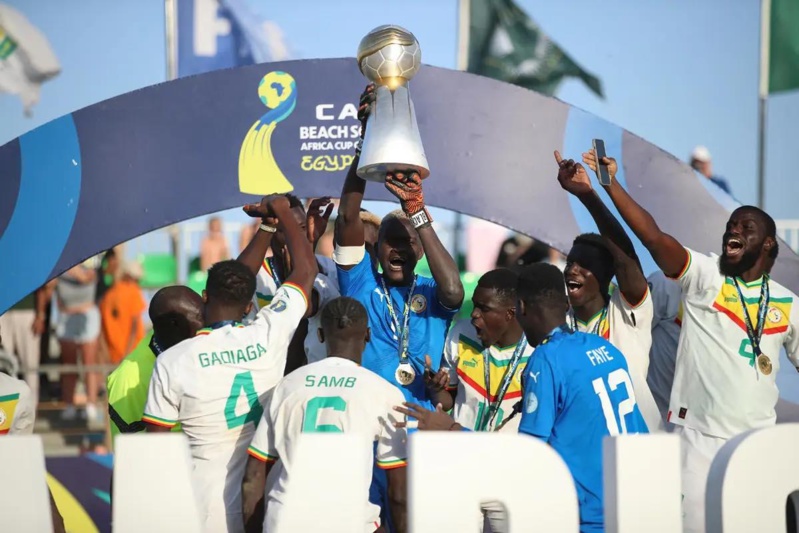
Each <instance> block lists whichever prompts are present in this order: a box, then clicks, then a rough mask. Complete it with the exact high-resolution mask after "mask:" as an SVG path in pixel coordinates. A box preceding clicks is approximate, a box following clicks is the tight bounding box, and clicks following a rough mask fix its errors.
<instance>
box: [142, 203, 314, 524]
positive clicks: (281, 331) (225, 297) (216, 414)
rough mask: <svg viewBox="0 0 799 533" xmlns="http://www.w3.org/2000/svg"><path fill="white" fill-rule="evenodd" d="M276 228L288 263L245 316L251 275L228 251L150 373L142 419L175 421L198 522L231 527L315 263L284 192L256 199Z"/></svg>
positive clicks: (154, 426)
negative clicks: (191, 329) (177, 338)
mask: <svg viewBox="0 0 799 533" xmlns="http://www.w3.org/2000/svg"><path fill="white" fill-rule="evenodd" d="M266 204H267V206H268V208H269V213H270V214H271V216H273V217H276V218H277V219H278V221H279V222H278V226H279V227H280V229H281V230H282V231H283V232H284V233H285V235H286V240H287V243H288V249H289V252H290V253H291V257H292V258H293V259H294V268H293V269H292V271H291V275H289V277H288V279H287V280H286V281H285V282H284V283H283V284H282V285H281V286H280V288H279V289H278V290H277V292H276V293H275V297H274V298H273V300H272V303H271V304H270V305H269V306H267V307H264V308H263V309H261V310H260V311H259V312H258V316H257V318H256V319H255V321H254V322H253V323H252V324H251V325H249V326H246V327H245V326H244V325H242V324H241V323H240V321H241V320H242V319H243V318H244V316H245V315H247V313H248V312H249V311H250V308H251V306H252V297H253V294H254V292H255V276H254V275H253V274H252V272H250V270H248V269H247V267H246V266H244V265H243V264H241V263H239V262H238V261H223V262H221V263H217V264H216V265H214V266H213V267H212V268H211V270H209V271H208V282H207V284H206V287H205V291H203V300H204V302H205V314H204V321H205V325H206V327H205V328H204V329H201V330H200V331H198V332H197V336H196V337H194V338H192V339H189V340H187V341H184V342H182V343H180V344H179V345H177V346H175V347H173V348H171V349H169V350H167V351H165V352H164V353H162V354H161V355H160V356H159V357H158V359H157V361H156V364H155V370H154V372H153V375H152V378H151V380H150V390H149V394H148V397H147V405H146V406H145V409H144V412H145V414H144V416H143V417H142V420H143V421H144V422H146V423H147V424H148V430H149V431H169V430H170V429H171V428H172V427H173V426H174V425H175V424H177V423H178V422H180V424H181V425H182V426H183V432H184V433H185V434H186V435H187V436H188V438H189V445H190V446H191V454H192V458H193V459H194V469H193V471H192V474H193V486H194V490H195V496H196V497H197V502H198V509H199V510H200V512H201V513H202V518H201V523H202V524H203V529H204V530H205V531H209V532H211V531H213V532H217V531H241V530H242V524H243V521H242V517H241V491H240V489H241V479H242V477H243V475H244V467H245V464H246V457H247V454H246V450H247V445H248V443H249V442H250V440H251V438H252V435H253V433H254V432H255V426H256V424H257V423H258V421H259V420H260V419H261V414H262V404H261V402H262V401H263V400H264V398H265V395H266V394H267V393H268V392H269V391H270V390H271V389H272V388H273V387H274V386H275V384H277V382H278V381H279V380H280V378H281V377H282V376H283V369H284V368H285V365H286V354H287V350H288V345H289V342H290V341H291V338H292V336H293V335H294V331H295V329H296V328H297V324H299V322H300V320H301V319H302V317H303V316H304V315H305V313H306V311H307V310H308V295H309V294H310V292H311V287H312V285H313V280H314V278H315V277H316V273H317V267H316V261H314V256H313V250H312V249H311V245H310V243H309V242H308V239H307V237H306V235H305V234H304V233H303V232H302V230H301V229H300V226H299V225H298V224H297V221H296V220H294V218H293V217H292V216H291V209H290V207H289V200H288V199H287V198H286V197H285V196H273V197H271V198H269V199H268V200H267V202H266Z"/></svg>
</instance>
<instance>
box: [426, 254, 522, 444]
mask: <svg viewBox="0 0 799 533" xmlns="http://www.w3.org/2000/svg"><path fill="white" fill-rule="evenodd" d="M517 281H518V280H517V276H516V274H515V273H514V272H513V271H511V270H508V269H505V268H498V269H496V270H492V271H490V272H487V273H486V274H484V275H483V276H482V277H481V278H480V280H479V281H478V282H477V288H476V289H475V290H474V295H473V296H472V303H473V304H474V310H473V311H472V319H471V323H469V322H466V321H462V322H458V323H457V324H456V325H455V326H453V328H452V329H451V330H450V332H449V336H448V337H447V342H446V344H445V346H444V356H443V358H442V360H441V366H442V367H443V368H447V369H448V370H449V386H448V389H449V390H450V391H452V392H454V393H455V402H454V404H455V407H454V410H453V412H452V415H453V418H454V419H455V420H456V421H457V422H458V423H460V424H461V425H462V426H464V427H467V428H469V429H473V430H475V431H496V430H498V428H499V426H500V425H502V423H503V422H504V421H506V420H508V419H509V418H510V415H511V413H512V412H513V406H514V405H515V404H516V403H517V402H518V401H519V399H520V398H521V396H522V385H521V375H522V372H523V370H524V367H525V365H526V364H527V359H529V357H530V355H531V354H532V353H533V347H532V346H530V345H529V344H528V343H527V339H526V338H525V336H524V332H523V331H522V328H521V326H520V325H519V322H518V321H517V320H516V284H517ZM442 407H443V408H444V410H449V409H450V407H451V406H450V405H448V404H446V403H442ZM518 427H519V419H518V418H516V419H515V420H513V421H510V422H509V423H506V424H505V425H504V426H503V428H502V429H503V430H505V431H514V432H515V431H516V430H517V428H518Z"/></svg>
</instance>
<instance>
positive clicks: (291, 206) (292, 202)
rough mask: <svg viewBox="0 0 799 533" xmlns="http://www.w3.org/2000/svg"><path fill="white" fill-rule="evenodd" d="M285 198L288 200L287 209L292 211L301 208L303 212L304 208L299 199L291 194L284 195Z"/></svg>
mask: <svg viewBox="0 0 799 533" xmlns="http://www.w3.org/2000/svg"><path fill="white" fill-rule="evenodd" d="M285 196H286V198H288V200H289V209H294V208H295V207H302V209H303V211H304V210H305V206H304V205H302V202H301V201H300V199H299V198H297V197H296V196H294V195H293V194H291V193H286V195H285Z"/></svg>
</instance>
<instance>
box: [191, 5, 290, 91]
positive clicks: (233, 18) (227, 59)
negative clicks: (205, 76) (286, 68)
mask: <svg viewBox="0 0 799 533" xmlns="http://www.w3.org/2000/svg"><path fill="white" fill-rule="evenodd" d="M287 58H288V51H287V48H286V46H285V44H284V42H283V38H282V34H281V32H280V28H278V27H277V25H276V24H274V23H272V22H269V21H267V20H264V19H263V18H261V17H259V16H257V15H256V14H255V13H254V12H253V11H252V10H251V9H250V8H249V6H248V5H247V2H246V0H177V75H178V77H183V76H191V75H192V74H201V73H203V72H209V71H211V70H217V69H224V68H231V67H237V66H241V65H250V64H253V63H262V62H266V61H280V60H282V59H287Z"/></svg>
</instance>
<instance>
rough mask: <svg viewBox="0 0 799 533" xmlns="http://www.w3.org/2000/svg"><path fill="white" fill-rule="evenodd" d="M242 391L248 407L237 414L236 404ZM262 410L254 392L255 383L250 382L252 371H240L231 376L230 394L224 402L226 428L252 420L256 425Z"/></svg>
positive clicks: (232, 427) (235, 426)
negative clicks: (244, 411)
mask: <svg viewBox="0 0 799 533" xmlns="http://www.w3.org/2000/svg"><path fill="white" fill-rule="evenodd" d="M242 393H244V395H245V396H246V397H247V403H248V404H249V406H250V407H249V409H247V412H246V413H241V414H238V415H237V414H236V405H238V403H239V398H240V397H241V395H242ZM263 412H264V408H263V407H261V402H259V401H258V393H257V392H255V384H254V383H253V382H252V373H250V372H242V373H240V374H236V377H235V378H233V386H231V387H230V396H228V398H227V402H226V403H225V420H227V428H228V429H234V428H237V427H239V426H243V425H244V424H246V423H247V422H252V423H253V424H255V425H256V426H257V425H258V422H259V421H260V420H261V415H262V414H263Z"/></svg>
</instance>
